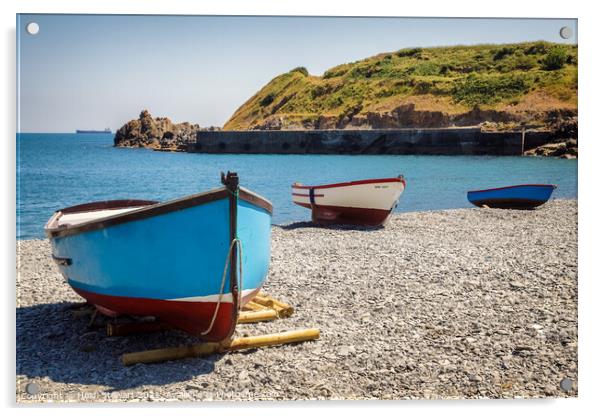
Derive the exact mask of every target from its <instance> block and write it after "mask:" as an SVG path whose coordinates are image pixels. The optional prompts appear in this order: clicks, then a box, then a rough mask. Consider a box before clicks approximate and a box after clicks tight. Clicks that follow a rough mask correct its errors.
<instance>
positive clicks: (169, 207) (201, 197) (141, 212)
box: [44, 186, 273, 238]
mask: <svg viewBox="0 0 602 416" xmlns="http://www.w3.org/2000/svg"><path fill="white" fill-rule="evenodd" d="M228 195H229V191H228V189H227V188H226V187H220V188H215V189H211V190H209V191H206V192H202V193H198V194H194V195H189V196H185V197H182V198H178V199H173V200H170V201H166V202H158V203H155V204H151V205H146V206H143V207H141V208H140V209H135V210H131V211H128V212H125V213H120V214H115V215H111V216H108V217H104V218H98V219H93V220H90V221H86V222H82V223H79V224H75V225H71V226H69V225H68V226H65V227H62V228H51V227H50V224H52V223H53V222H54V221H56V219H58V217H59V216H60V215H61V214H63V213H64V211H63V209H61V210H57V211H56V212H55V213H54V215H53V216H52V217H51V218H50V219H49V220H48V222H47V223H46V226H45V227H44V228H45V231H46V236H47V237H48V238H55V237H65V236H69V235H75V234H80V233H84V232H88V231H97V230H102V229H104V228H107V227H111V226H114V225H119V224H123V223H127V222H131V221H137V220H142V219H146V218H150V217H155V216H158V215H162V214H167V213H169V212H174V211H179V210H182V209H186V208H192V207H194V206H198V205H202V204H204V203H207V202H212V201H217V200H220V199H224V198H227V197H228ZM238 196H239V198H240V199H241V200H243V201H246V202H248V203H250V204H252V205H255V206H256V207H258V208H261V209H264V210H265V211H267V212H268V213H269V214H270V215H272V213H273V206H272V203H271V202H270V201H269V200H267V199H266V198H264V197H262V196H260V195H259V194H256V193H255V192H252V191H250V190H248V189H246V188H243V187H242V186H241V187H240V188H239V194H238ZM122 201H124V200H122ZM106 202H107V201H100V202H99V203H106ZM147 202H150V201H147ZM94 204H95V203H94V202H91V203H87V204H80V205H74V206H72V207H67V208H64V209H66V210H69V209H71V208H76V207H80V206H84V205H89V206H93V205H94ZM91 211H92V210H91ZM73 212H74V211H71V212H70V213H73ZM76 212H77V211H76ZM79 212H83V211H79ZM68 213H69V212H68Z"/></svg>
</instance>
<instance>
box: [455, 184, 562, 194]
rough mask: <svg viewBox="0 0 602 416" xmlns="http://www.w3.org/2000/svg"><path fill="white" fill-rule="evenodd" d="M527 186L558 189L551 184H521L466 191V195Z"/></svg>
mask: <svg viewBox="0 0 602 416" xmlns="http://www.w3.org/2000/svg"><path fill="white" fill-rule="evenodd" d="M529 186H531V187H536V188H552V189H556V188H557V187H558V185H551V184H542V183H526V184H522V185H510V186H501V187H499V188H489V189H478V190H474V191H467V192H466V193H467V194H474V193H478V192H489V191H501V190H503V189H511V188H524V187H529Z"/></svg>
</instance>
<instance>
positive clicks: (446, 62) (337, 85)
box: [223, 42, 577, 130]
mask: <svg viewBox="0 0 602 416" xmlns="http://www.w3.org/2000/svg"><path fill="white" fill-rule="evenodd" d="M559 115H560V116H562V117H569V118H570V117H575V116H576V115H577V46H575V45H564V44H553V43H546V42H530V43H519V44H506V45H477V46H455V47H442V48H425V49H421V48H412V49H402V50H399V51H396V52H391V53H383V54H380V55H377V56H374V57H370V58H367V59H363V60H360V61H357V62H353V63H349V64H343V65H339V66H337V67H334V68H331V69H329V70H327V71H326V72H325V73H324V74H323V75H322V76H312V75H310V74H309V73H308V72H307V70H306V69H305V68H302V67H300V68H295V69H293V70H292V71H290V72H288V73H285V74H281V75H279V76H277V77H276V78H274V79H273V80H272V81H270V82H269V83H268V84H267V85H265V86H264V87H263V88H262V89H261V90H260V91H258V92H257V93H256V94H255V95H254V96H252V97H251V98H249V99H248V100H247V101H246V102H245V103H244V104H243V105H242V106H241V107H240V108H238V110H236V112H235V113H234V114H233V115H232V117H231V118H230V119H229V120H228V121H227V122H226V124H225V125H224V127H223V129H224V130H298V129H345V128H353V129H357V128H360V129H362V128H367V129H370V128H372V129H376V128H403V127H451V126H467V125H478V124H480V123H483V122H489V123H497V124H499V127H500V128H513V127H517V126H519V125H529V126H531V127H543V128H547V127H549V123H548V122H549V120H551V119H557V118H558V116H559Z"/></svg>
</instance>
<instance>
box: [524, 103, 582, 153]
mask: <svg viewBox="0 0 602 416" xmlns="http://www.w3.org/2000/svg"><path fill="white" fill-rule="evenodd" d="M548 123H549V126H550V128H551V130H552V131H553V133H554V134H553V135H554V137H555V139H554V141H553V142H552V143H547V144H544V145H542V146H539V147H536V148H535V149H530V150H527V151H526V152H525V155H526V156H552V157H561V158H563V159H575V158H577V156H578V154H579V151H578V132H579V129H578V123H577V116H576V115H574V114H567V113H566V112H551V113H550V114H549V118H548Z"/></svg>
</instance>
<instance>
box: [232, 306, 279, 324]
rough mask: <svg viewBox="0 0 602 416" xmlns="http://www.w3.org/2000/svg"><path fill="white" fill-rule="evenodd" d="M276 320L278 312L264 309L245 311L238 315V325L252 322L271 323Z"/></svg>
mask: <svg viewBox="0 0 602 416" xmlns="http://www.w3.org/2000/svg"><path fill="white" fill-rule="evenodd" d="M274 319H278V312H276V311H275V310H273V309H264V310H262V311H247V312H244V311H243V312H240V313H239V314H238V323H239V324H250V323H253V322H261V321H272V320H274Z"/></svg>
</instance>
